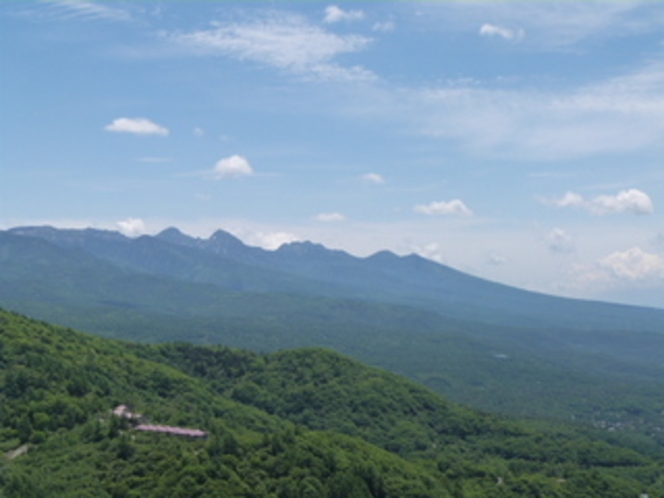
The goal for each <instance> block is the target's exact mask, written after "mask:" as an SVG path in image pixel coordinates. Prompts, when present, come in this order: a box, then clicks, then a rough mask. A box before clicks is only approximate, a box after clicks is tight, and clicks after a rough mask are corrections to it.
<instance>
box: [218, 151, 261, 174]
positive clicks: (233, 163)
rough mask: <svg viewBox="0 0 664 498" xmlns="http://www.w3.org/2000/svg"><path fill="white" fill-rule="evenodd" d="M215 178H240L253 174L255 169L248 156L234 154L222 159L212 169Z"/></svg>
mask: <svg viewBox="0 0 664 498" xmlns="http://www.w3.org/2000/svg"><path fill="white" fill-rule="evenodd" d="M212 174H213V176H214V178H215V179H217V180H222V179H224V178H238V177H241V176H251V175H253V174H254V169H253V168H252V167H251V164H249V161H248V160H247V158H245V157H243V156H239V155H237V154H236V155H233V156H230V157H226V158H224V159H220V160H219V161H218V162H217V164H216V165H215V167H214V169H213V170H212Z"/></svg>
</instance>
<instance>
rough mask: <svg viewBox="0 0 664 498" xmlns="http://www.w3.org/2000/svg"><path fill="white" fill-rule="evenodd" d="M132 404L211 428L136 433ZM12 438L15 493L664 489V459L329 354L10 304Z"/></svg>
mask: <svg viewBox="0 0 664 498" xmlns="http://www.w3.org/2000/svg"><path fill="white" fill-rule="evenodd" d="M120 403H129V404H132V405H133V406H134V407H135V408H136V410H137V411H139V412H141V413H144V414H145V415H146V416H148V417H149V419H150V421H152V422H154V423H162V424H173V425H180V426H186V427H198V428H201V429H204V430H206V431H208V432H209V437H208V438H207V439H206V440H190V439H184V438H178V437H174V436H167V435H163V434H147V433H139V432H136V431H135V430H133V429H132V426H131V424H130V423H129V422H128V421H126V420H123V419H120V418H117V417H113V416H112V415H111V413H110V410H111V409H112V408H113V407H114V406H115V405H117V404H120ZM24 445H27V446H24ZM21 448H27V450H28V451H27V454H22V455H19V456H16V455H17V454H16V453H14V454H12V451H13V450H16V449H21ZM0 450H1V451H2V452H4V453H5V455H6V456H5V458H3V459H2V464H1V466H0V496H3V497H7V498H9V497H21V498H29V497H40V496H44V497H50V496H63V497H67V496H77V497H85V496H91V497H92V496H94V497H124V496H141V497H143V496H155V497H163V496H174V497H177V496H183V497H184V496H187V497H190V496H201V497H204V496H229V497H230V496H238V497H285V498H286V497H309V496H311V497H314V496H315V497H339V498H341V497H344V498H349V497H350V498H353V497H358V498H360V497H413V498H414V497H448V496H449V497H461V496H464V497H480V496H496V497H516V496H519V497H522V496H526V497H527V496H533V497H536V496H546V497H578V496H602V497H609V498H610V497H628V496H634V497H636V496H638V495H639V493H649V494H650V496H653V497H654V496H662V495H664V478H663V477H662V476H664V466H663V462H662V460H661V459H657V458H655V457H652V456H649V455H646V454H643V453H639V452H637V451H634V450H630V449H627V448H625V447H622V446H619V445H616V444H609V443H607V442H603V441H599V440H596V439H594V438H592V437H588V436H585V435H583V434H580V433H579V432H575V431H571V430H568V431H560V430H554V429H546V430H536V429H535V428H533V427H529V426H526V425H523V424H519V423H516V422H511V421H505V420H500V419H497V418H495V417H492V416H489V415H482V414H478V413H476V412H474V411H472V410H469V409H465V408H462V407H459V406H457V405H455V404H453V403H449V402H447V401H445V400H444V399H442V398H440V397H439V396H438V395H436V394H434V393H433V392H430V391H428V390H427V389H424V388H421V387H419V386H417V385H415V384H412V383H411V382H409V381H406V380H404V379H401V378H399V377H397V376H394V375H392V374H388V373H385V372H383V371H380V370H377V369H374V368H369V367H365V366H363V365H361V364H359V363H357V362H355V361H353V360H350V359H348V358H346V357H343V356H340V355H338V354H336V353H333V352H330V351H325V350H319V349H312V350H299V351H284V352H280V353H275V354H270V355H258V354H254V353H249V352H246V351H239V350H232V349H227V348H209V347H200V346H191V345H187V344H169V345H161V346H146V345H136V344H128V343H120V342H113V341H109V340H103V339H100V338H96V337H91V336H87V335H83V334H79V333H76V332H74V331H71V330H68V329H62V328H59V327H54V326H51V325H48V324H46V323H41V322H35V321H32V320H29V319H27V318H24V317H20V316H17V315H14V314H10V313H6V312H0ZM18 453H20V452H18ZM9 457H13V458H9Z"/></svg>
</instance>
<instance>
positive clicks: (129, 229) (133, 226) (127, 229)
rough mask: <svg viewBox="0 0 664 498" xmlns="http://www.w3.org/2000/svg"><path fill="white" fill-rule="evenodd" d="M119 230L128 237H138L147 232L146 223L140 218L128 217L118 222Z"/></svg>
mask: <svg viewBox="0 0 664 498" xmlns="http://www.w3.org/2000/svg"><path fill="white" fill-rule="evenodd" d="M116 225H117V227H118V230H119V231H120V232H121V233H123V234H124V235H126V236H128V237H137V236H139V235H143V234H144V233H145V223H143V220H141V219H139V218H127V219H126V220H124V221H118V222H117V223H116Z"/></svg>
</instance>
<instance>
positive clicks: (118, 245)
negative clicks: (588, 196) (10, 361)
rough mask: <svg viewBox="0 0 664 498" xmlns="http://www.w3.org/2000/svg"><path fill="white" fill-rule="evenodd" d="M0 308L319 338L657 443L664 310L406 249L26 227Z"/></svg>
mask: <svg viewBox="0 0 664 498" xmlns="http://www.w3.org/2000/svg"><path fill="white" fill-rule="evenodd" d="M0 306H4V307H6V308H9V309H13V310H17V311H20V312H22V313H27V314H29V315H31V316H34V317H38V318H41V319H48V320H50V321H52V322H55V323H58V324H62V325H67V326H72V327H76V328H79V329H83V330H87V331H90V332H95V333H97V334H100V335H104V336H108V337H117V338H124V339H132V340H140V341H150V342H163V341H167V340H185V341H189V342H193V343H202V344H210V343H218V344H226V345H230V346H235V347H244V348H250V349H253V350H257V351H274V350H279V349H284V348H293V347H301V346H325V347H330V348H334V349H335V350H337V351H340V352H343V353H345V354H349V355H351V356H354V357H355V358H358V359H361V360H363V361H366V362H369V363H371V364H374V365H380V366H382V367H384V368H387V369H389V370H392V371H394V372H397V373H401V374H404V375H407V376H409V377H410V378H412V379H415V380H417V381H418V382H421V383H423V384H425V385H427V386H429V387H431V388H433V389H435V390H437V391H439V392H441V393H443V394H446V395H448V396H450V397H451V398H452V399H455V400H458V401H463V402H465V403H469V404H473V405H475V406H480V407H483V408H488V409H491V410H498V411H503V412H507V413H516V414H522V415H531V416H551V417H561V418H569V417H570V416H574V417H577V418H579V419H583V420H586V421H595V420H597V419H598V417H599V420H601V421H602V423H605V422H607V420H611V421H612V422H611V423H615V424H623V425H622V426H626V425H625V423H624V422H625V420H627V419H629V420H631V421H633V423H634V424H635V425H634V427H638V428H641V429H643V431H645V432H647V433H648V434H651V435H653V437H659V438H660V439H661V434H660V436H657V433H656V432H654V431H655V429H656V427H657V423H658V422H657V420H659V419H658V417H659V416H660V415H659V413H660V412H661V408H658V406H659V405H658V403H659V401H658V400H659V399H660V395H661V392H662V390H664V360H663V358H664V333H663V332H664V310H660V309H652V308H639V307H631V306H620V305H614V304H607V303H598V302H590V301H580V300H573V299H564V298H558V297H552V296H546V295H542V294H536V293H531V292H527V291H524V290H520V289H515V288H512V287H508V286H505V285H501V284H496V283H493V282H488V281H486V280H483V279H479V278H476V277H473V276H470V275H466V274H464V273H461V272H459V271H456V270H454V269H452V268H449V267H446V266H443V265H439V264H437V263H434V262H431V261H428V260H426V259H423V258H421V257H418V256H414V255H411V256H405V257H400V256H397V255H395V254H393V253H390V252H387V251H384V252H379V253H377V254H374V255H372V256H370V257H367V258H357V257H354V256H351V255H349V254H347V253H345V252H343V251H333V250H329V249H326V248H325V247H323V246H321V245H319V244H313V243H311V242H299V243H292V244H286V245H284V246H282V247H281V248H279V249H278V250H276V251H266V250H263V249H260V248H256V247H249V246H247V245H245V244H244V243H242V241H240V240H239V239H237V238H235V237H233V236H232V235H230V234H228V233H226V232H223V231H218V232H216V233H215V234H213V236H212V237H210V238H208V239H198V238H193V237H189V236H187V235H184V234H182V233H181V232H179V231H178V230H177V229H174V228H171V229H168V230H165V231H163V232H162V233H160V234H158V235H156V236H142V237H138V238H135V239H132V238H128V237H125V236H123V235H120V234H119V233H116V232H110V231H101V230H92V229H88V230H58V229H54V228H50V227H23V228H15V229H12V230H8V231H0ZM627 399H629V401H626V400H627ZM634 406H636V407H638V410H639V411H638V413H639V415H638V417H637V416H636V415H634V413H636V412H633V411H632V410H633V407H634ZM635 420H637V421H635ZM607 423H608V422H607ZM630 423H631V422H630ZM651 429H652V430H651ZM639 430H640V429H639Z"/></svg>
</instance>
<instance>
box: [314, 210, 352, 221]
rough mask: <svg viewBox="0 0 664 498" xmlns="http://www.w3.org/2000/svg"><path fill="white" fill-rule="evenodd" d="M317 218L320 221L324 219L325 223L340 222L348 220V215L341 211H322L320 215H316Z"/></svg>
mask: <svg viewBox="0 0 664 498" xmlns="http://www.w3.org/2000/svg"><path fill="white" fill-rule="evenodd" d="M316 219H317V220H318V221H322V222H325V223H334V222H339V221H346V217H345V216H344V215H343V214H341V213H336V212H335V213H321V214H319V215H318V216H316Z"/></svg>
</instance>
